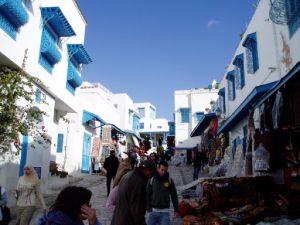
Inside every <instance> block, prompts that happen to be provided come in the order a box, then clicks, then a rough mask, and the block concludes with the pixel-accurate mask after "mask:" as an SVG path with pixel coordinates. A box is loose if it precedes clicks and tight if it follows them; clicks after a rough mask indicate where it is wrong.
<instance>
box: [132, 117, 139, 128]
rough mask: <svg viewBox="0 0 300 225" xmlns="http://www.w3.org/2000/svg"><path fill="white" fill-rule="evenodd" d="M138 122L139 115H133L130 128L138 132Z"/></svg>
mask: <svg viewBox="0 0 300 225" xmlns="http://www.w3.org/2000/svg"><path fill="white" fill-rule="evenodd" d="M139 124H140V119H139V117H137V116H136V115H133V118H132V130H133V131H134V132H138V131H139Z"/></svg>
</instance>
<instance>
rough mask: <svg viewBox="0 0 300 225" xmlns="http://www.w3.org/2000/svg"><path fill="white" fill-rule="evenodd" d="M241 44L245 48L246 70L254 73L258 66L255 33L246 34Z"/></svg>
mask: <svg viewBox="0 0 300 225" xmlns="http://www.w3.org/2000/svg"><path fill="white" fill-rule="evenodd" d="M243 46H244V47H245V48H246V60H247V72H248V73H249V74H254V73H255V72H256V71H257V70H258V68H259V63H258V52H257V41H256V33H252V34H248V35H247V37H246V39H245V41H244V43H243Z"/></svg>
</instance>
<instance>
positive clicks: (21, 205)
mask: <svg viewBox="0 0 300 225" xmlns="http://www.w3.org/2000/svg"><path fill="white" fill-rule="evenodd" d="M16 192H17V223H16V224H17V225H28V224H30V220H31V218H32V215H33V213H34V211H35V210H36V200H37V199H39V200H40V202H41V204H42V207H43V211H44V212H46V204H45V201H44V198H43V195H42V193H41V187H40V180H39V178H38V176H37V174H36V172H35V170H34V168H33V167H32V166H29V165H26V166H25V167H24V175H23V176H21V177H20V178H19V180H18V184H17V189H16Z"/></svg>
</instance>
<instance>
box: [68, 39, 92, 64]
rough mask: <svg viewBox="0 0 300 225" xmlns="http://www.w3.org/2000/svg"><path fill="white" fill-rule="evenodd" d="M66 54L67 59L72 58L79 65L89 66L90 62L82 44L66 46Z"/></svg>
mask: <svg viewBox="0 0 300 225" xmlns="http://www.w3.org/2000/svg"><path fill="white" fill-rule="evenodd" d="M68 53H69V58H70V59H71V58H74V59H75V60H76V61H77V62H78V63H79V64H89V63H91V62H92V59H91V58H90V56H89V54H88V53H87V51H86V50H85V48H84V46H83V45H82V44H68Z"/></svg>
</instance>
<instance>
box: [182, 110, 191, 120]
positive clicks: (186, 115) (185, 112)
mask: <svg viewBox="0 0 300 225" xmlns="http://www.w3.org/2000/svg"><path fill="white" fill-rule="evenodd" d="M180 113H181V123H189V122H190V109H189V108H182V109H180Z"/></svg>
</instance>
